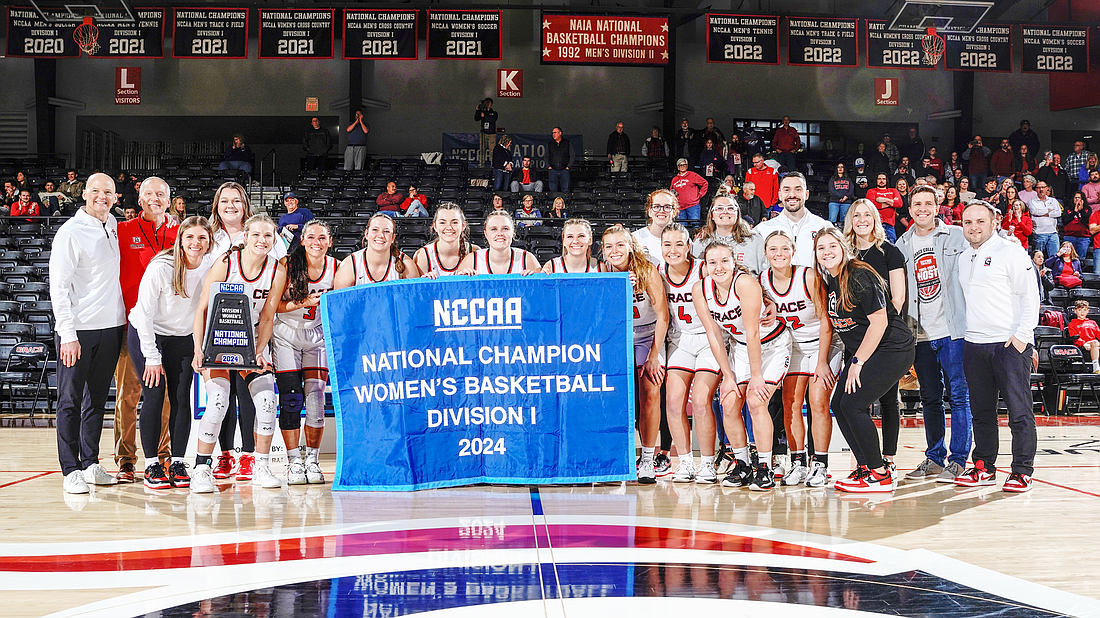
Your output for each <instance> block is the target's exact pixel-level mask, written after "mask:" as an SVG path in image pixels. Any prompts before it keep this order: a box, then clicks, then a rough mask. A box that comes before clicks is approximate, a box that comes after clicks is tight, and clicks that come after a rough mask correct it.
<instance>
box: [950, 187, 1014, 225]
mask: <svg viewBox="0 0 1100 618" xmlns="http://www.w3.org/2000/svg"><path fill="white" fill-rule="evenodd" d="M959 207H960V204H959V188H958V187H956V186H955V185H947V188H946V189H944V190H943V201H941V202H940V208H939V214H938V216H939V218H940V219H942V220H943V222H944V223H946V224H947V225H954V224H955V222H956V221H957V220H958V217H957V216H956V214H955V209H957V208H959ZM959 212H960V213H961V212H962V211H961V210H960V211H959ZM1030 222H1031V217H1028V223H1030Z"/></svg>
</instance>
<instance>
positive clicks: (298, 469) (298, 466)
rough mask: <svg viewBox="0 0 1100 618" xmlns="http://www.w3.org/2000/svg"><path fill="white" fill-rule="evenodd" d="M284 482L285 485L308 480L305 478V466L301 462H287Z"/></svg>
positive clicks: (298, 483) (302, 483) (304, 482)
mask: <svg viewBox="0 0 1100 618" xmlns="http://www.w3.org/2000/svg"><path fill="white" fill-rule="evenodd" d="M286 482H287V485H305V484H307V483H308V482H309V481H308V480H307V479H306V467H305V466H303V465H302V462H300V461H292V462H290V463H289V464H287V467H286Z"/></svg>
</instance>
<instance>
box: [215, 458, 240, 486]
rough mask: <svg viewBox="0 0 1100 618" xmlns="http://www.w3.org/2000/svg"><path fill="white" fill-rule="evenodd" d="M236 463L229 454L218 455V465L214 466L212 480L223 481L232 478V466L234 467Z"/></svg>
mask: <svg viewBox="0 0 1100 618" xmlns="http://www.w3.org/2000/svg"><path fill="white" fill-rule="evenodd" d="M236 463H237V462H236V461H234V460H233V455H231V454H229V453H222V454H221V455H218V463H217V465H215V466H214V472H213V474H214V478H216V479H218V480H224V479H227V478H229V477H231V476H233V466H234V465H236Z"/></svg>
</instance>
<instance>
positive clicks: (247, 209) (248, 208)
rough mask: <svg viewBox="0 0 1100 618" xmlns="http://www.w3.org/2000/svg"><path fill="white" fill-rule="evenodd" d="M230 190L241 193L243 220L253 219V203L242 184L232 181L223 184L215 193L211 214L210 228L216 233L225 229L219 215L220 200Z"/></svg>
mask: <svg viewBox="0 0 1100 618" xmlns="http://www.w3.org/2000/svg"><path fill="white" fill-rule="evenodd" d="M228 189H235V190H236V191H237V193H240V195H241V201H242V202H244V213H243V214H242V216H241V220H242V221H248V220H249V219H251V218H252V202H251V201H249V199H248V190H247V189H245V188H244V187H243V186H241V184H240V183H237V182H233V181H232V180H230V181H229V182H223V183H222V185H221V186H220V187H218V190H217V192H215V193H214V205H213V207H212V208H211V213H210V227H212V228H214V231H215V232H216V231H218V230H221V229H224V228H225V222H223V221H222V218H221V215H219V214H218V200H220V199H221V197H222V193H224V192H225V191H226V190H228ZM211 240H213V238H211Z"/></svg>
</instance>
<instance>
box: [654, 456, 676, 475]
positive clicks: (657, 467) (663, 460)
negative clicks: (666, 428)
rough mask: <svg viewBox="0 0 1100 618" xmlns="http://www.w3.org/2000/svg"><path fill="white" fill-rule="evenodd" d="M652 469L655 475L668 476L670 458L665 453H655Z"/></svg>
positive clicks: (670, 468)
mask: <svg viewBox="0 0 1100 618" xmlns="http://www.w3.org/2000/svg"><path fill="white" fill-rule="evenodd" d="M653 471H654V472H656V473H657V476H668V475H669V474H670V473H671V472H672V460H671V459H669V458H668V454H667V453H657V454H656V455H655V456H654V457H653Z"/></svg>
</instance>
